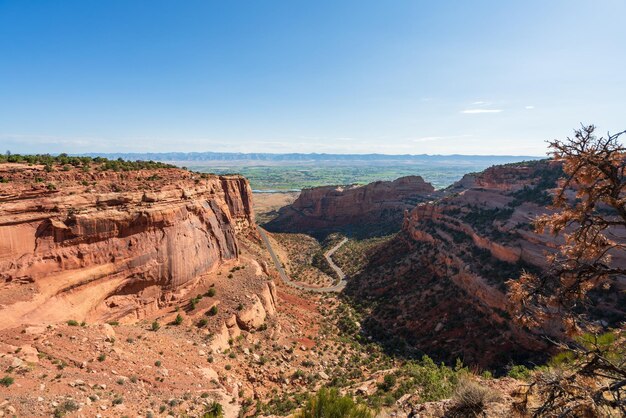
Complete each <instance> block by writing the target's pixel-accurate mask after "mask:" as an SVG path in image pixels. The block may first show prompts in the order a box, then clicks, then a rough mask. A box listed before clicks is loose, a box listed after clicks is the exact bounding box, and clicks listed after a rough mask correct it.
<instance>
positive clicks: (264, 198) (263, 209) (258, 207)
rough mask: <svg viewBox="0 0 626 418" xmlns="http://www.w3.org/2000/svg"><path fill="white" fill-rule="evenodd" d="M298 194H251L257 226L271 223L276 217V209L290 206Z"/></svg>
mask: <svg viewBox="0 0 626 418" xmlns="http://www.w3.org/2000/svg"><path fill="white" fill-rule="evenodd" d="M299 195H300V193H299V192H284V193H253V196H252V198H253V203H254V213H255V214H256V221H257V223H258V224H259V225H262V224H264V223H266V222H269V221H271V220H272V219H274V218H275V217H276V216H277V215H278V209H280V208H282V207H283V206H287V205H290V204H292V203H293V202H294V201H295V200H296V199H297V198H298V196H299Z"/></svg>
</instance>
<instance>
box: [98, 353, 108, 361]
mask: <svg viewBox="0 0 626 418" xmlns="http://www.w3.org/2000/svg"><path fill="white" fill-rule="evenodd" d="M106 358H107V355H106V354H104V353H102V354H100V355H99V356H98V361H100V362H102V361H104V360H106Z"/></svg>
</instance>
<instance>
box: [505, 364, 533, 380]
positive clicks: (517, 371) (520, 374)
mask: <svg viewBox="0 0 626 418" xmlns="http://www.w3.org/2000/svg"><path fill="white" fill-rule="evenodd" d="M507 375H508V376H509V377H512V378H513V379H520V380H526V379H528V378H530V370H529V369H528V368H527V367H526V366H524V365H515V366H513V367H511V370H509V372H508V373H507Z"/></svg>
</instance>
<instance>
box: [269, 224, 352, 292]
mask: <svg viewBox="0 0 626 418" xmlns="http://www.w3.org/2000/svg"><path fill="white" fill-rule="evenodd" d="M257 230H258V231H259V235H261V239H262V240H263V243H264V244H265V247H266V248H267V251H269V253H270V256H272V260H273V261H274V265H275V266H276V270H278V274H279V275H280V278H281V280H282V281H283V282H284V283H285V284H287V285H289V286H292V287H295V288H296V289H300V290H307V291H310V292H318V293H328V292H341V291H342V290H343V288H344V287H346V275H345V273H344V272H343V271H342V270H341V269H340V268H339V266H337V265H336V264H335V262H334V261H333V260H332V258H331V257H332V255H333V254H334V253H335V251H337V250H338V249H339V248H340V247H341V246H342V245H343V244H345V243H346V242H348V238H344V239H343V240H342V241H341V242H339V243H338V244H337V245H335V246H334V247H333V248H331V249H330V250H328V251H326V252H325V253H324V257H325V258H326V260H327V261H328V264H330V267H331V268H332V269H333V270H334V271H335V272H336V273H337V276H338V277H339V281H338V282H337V283H336V284H335V285H333V286H329V287H309V286H305V285H302V284H300V283H295V282H294V281H293V280H291V279H290V278H289V276H288V275H287V272H286V271H285V269H284V268H283V265H282V264H281V262H280V260H279V259H278V256H277V255H276V253H275V252H274V249H273V248H272V244H270V240H269V238H268V237H267V233H266V232H265V230H264V229H263V228H261V227H260V226H257Z"/></svg>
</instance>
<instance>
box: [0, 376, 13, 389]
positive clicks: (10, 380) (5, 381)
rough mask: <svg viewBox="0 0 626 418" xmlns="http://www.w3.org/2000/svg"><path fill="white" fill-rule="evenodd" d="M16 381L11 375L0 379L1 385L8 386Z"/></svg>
mask: <svg viewBox="0 0 626 418" xmlns="http://www.w3.org/2000/svg"><path fill="white" fill-rule="evenodd" d="M14 381H15V380H14V379H13V378H12V377H11V376H4V377H3V378H2V379H0V385H2V386H4V387H7V388H8V387H9V386H11V385H12V384H13V382H14Z"/></svg>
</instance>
